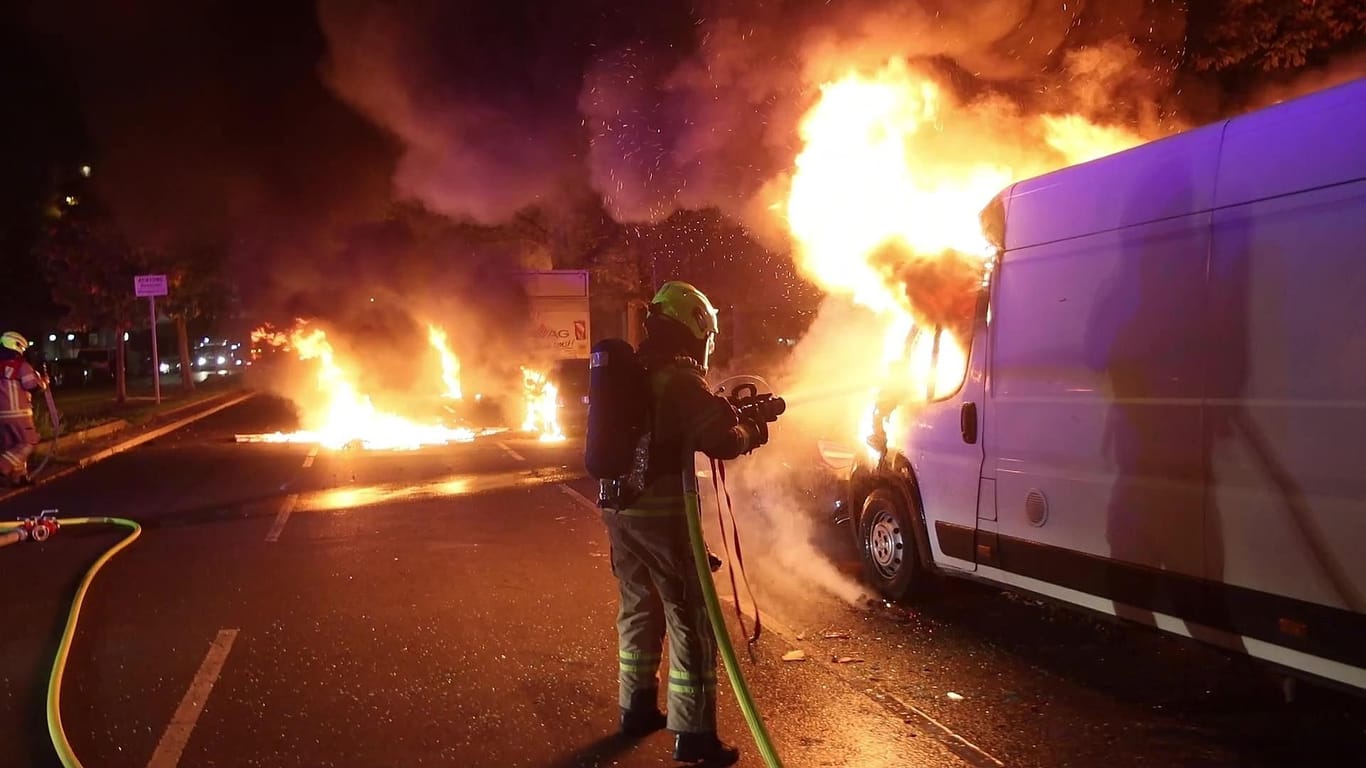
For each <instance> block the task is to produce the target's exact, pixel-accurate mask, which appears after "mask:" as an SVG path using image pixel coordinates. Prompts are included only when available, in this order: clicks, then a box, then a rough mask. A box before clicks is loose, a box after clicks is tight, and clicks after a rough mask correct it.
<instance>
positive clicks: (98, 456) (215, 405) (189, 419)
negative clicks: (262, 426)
mask: <svg viewBox="0 0 1366 768" xmlns="http://www.w3.org/2000/svg"><path fill="white" fill-rule="evenodd" d="M255 396H256V393H255V392H243V393H240V394H237V395H225V396H224V397H220V398H214V399H210V400H204V401H200V402H198V403H192V404H188V405H186V406H184V407H182V408H176V409H174V410H171V411H168V412H167V413H168V414H176V413H183V412H185V411H187V410H190V409H191V408H202V410H197V411H196V412H195V413H192V414H190V415H189V416H186V417H184V418H181V419H177V420H176V421H173V422H171V423H170V424H164V425H162V426H160V427H157V428H155V429H152V430H149V431H147V432H143V433H142V434H140V435H136V436H134V437H130V438H128V439H127V440H124V441H123V442H121V443H116V444H114V445H111V446H109V447H108V448H105V449H104V450H102V451H98V452H96V453H93V454H91V455H89V456H86V457H84V458H82V459H81V460H80V461H78V462H77V463H76V464H74V465H72V466H70V467H66V468H65V469H62V470H60V471H58V472H53V473H51V474H47V475H43V476H42V477H40V478H38V480H37V481H35V482H34V483H33V484H32V485H26V486H23V487H21V488H11V489H9V490H7V491H5V492H3V493H0V501H5V500H7V499H10V498H13V497H15V496H18V495H20V494H22V493H24V492H26V491H30V490H32V489H34V488H38V487H41V486H44V485H47V484H48V483H51V482H53V481H55V480H58V479H60V478H63V477H66V476H67V475H70V474H72V473H74V472H79V471H80V470H82V469H85V468H86V467H89V466H91V465H92V464H95V463H98V462H101V461H104V460H105V459H107V458H109V457H111V456H114V455H116V454H119V453H123V452H124V451H127V450H129V449H130V448H136V447H137V446H139V445H142V444H143V443H146V442H149V441H152V440H155V439H157V438H158V437H161V436H163V435H167V434H169V433H171V432H174V431H176V430H177V429H180V428H181V427H184V426H187V425H189V424H193V423H194V422H196V421H199V420H200V419H203V418H206V417H208V416H212V415H213V414H215V413H218V412H219V411H222V410H226V409H228V408H231V407H232V406H234V405H237V404H239V403H242V402H245V401H246V400H249V399H250V398H252V397H255ZM224 398H226V399H224ZM125 424H126V422H125Z"/></svg>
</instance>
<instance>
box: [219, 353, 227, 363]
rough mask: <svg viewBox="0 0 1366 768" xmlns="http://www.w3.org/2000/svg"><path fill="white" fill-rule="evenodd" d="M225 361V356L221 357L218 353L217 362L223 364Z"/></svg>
mask: <svg viewBox="0 0 1366 768" xmlns="http://www.w3.org/2000/svg"><path fill="white" fill-rule="evenodd" d="M226 361H227V358H226V357H223V356H222V355H219V356H218V364H219V365H222V364H223V363H224V362H226Z"/></svg>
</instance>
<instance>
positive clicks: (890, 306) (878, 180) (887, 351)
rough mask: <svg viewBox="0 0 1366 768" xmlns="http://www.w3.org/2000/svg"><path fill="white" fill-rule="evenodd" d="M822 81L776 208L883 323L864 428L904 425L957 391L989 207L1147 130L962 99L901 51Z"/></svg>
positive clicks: (833, 287) (802, 254)
mask: <svg viewBox="0 0 1366 768" xmlns="http://www.w3.org/2000/svg"><path fill="white" fill-rule="evenodd" d="M820 94H821V95H820V98H819V99H818V100H817V102H816V103H815V104H814V105H813V106H812V107H811V109H810V110H809V111H808V112H807V113H806V115H805V116H804V117H803V119H802V122H801V125H800V134H801V138H802V141H803V147H802V150H801V152H800V153H799V154H798V155H797V157H796V159H795V161H794V169H793V173H792V176H791V182H790V187H789V189H788V194H787V198H786V200H785V202H784V203H782V204H780V205H778V206H775V208H776V209H778V210H780V211H781V212H782V214H783V216H784V218H785V219H786V223H787V227H788V229H789V231H790V232H791V234H792V236H793V238H794V240H795V243H796V248H795V254H796V260H797V263H798V265H799V267H800V268H801V270H802V271H803V272H804V273H805V274H806V275H807V276H808V277H809V278H811V279H812V280H813V281H815V282H816V283H817V284H818V285H819V286H820V287H822V288H823V289H825V290H826V291H827V292H829V293H831V294H836V295H840V296H844V297H846V298H848V299H849V300H851V301H852V302H854V303H855V304H858V305H860V306H863V307H866V308H867V309H869V310H871V311H872V312H873V313H874V314H875V315H876V316H877V318H878V320H879V323H880V324H881V327H882V329H883V330H882V333H881V337H880V338H871V339H867V341H866V342H865V343H866V344H867V345H868V349H867V354H868V355H870V356H874V355H875V356H877V357H878V359H880V360H881V361H882V376H881V380H880V381H878V382H877V383H876V386H874V387H872V390H873V391H872V392H870V396H869V399H870V401H873V402H872V403H871V404H870V406H869V407H868V408H867V409H866V410H865V416H864V419H863V424H862V425H861V429H860V430H859V431H860V435H859V437H860V438H861V440H863V441H865V442H866V441H868V438H869V437H873V436H876V435H877V434H878V433H881V434H882V437H883V438H884V439H885V437H887V436H888V435H890V436H891V437H893V438H900V437H901V436H902V435H904V426H903V423H902V422H903V419H902V418H900V417H899V416H896V415H894V414H895V413H896V408H897V406H899V405H904V404H907V403H916V402H925V401H927V400H931V399H935V398H938V397H946V396H949V395H951V394H952V393H953V392H955V391H957V390H958V388H959V386H960V384H961V383H962V380H963V376H964V375H965V373H966V370H965V369H966V363H967V358H966V352H965V350H966V347H967V345H966V343H965V341H966V340H967V339H968V334H969V333H970V329H971V327H972V320H973V312H974V309H975V308H976V306H977V299H978V295H979V293H980V291H981V290H982V287H983V286H984V285H985V282H986V278H987V276H988V274H989V271H990V268H991V265H992V259H993V256H994V253H993V250H992V248H991V246H990V244H989V243H988V242H987V240H986V238H985V236H984V235H983V233H982V229H981V225H980V221H979V215H980V212H981V210H982V209H983V208H984V207H986V206H987V204H988V203H989V202H990V201H991V199H992V197H993V196H994V195H996V194H997V193H998V192H1000V191H1001V190H1002V189H1004V188H1005V187H1006V186H1007V185H1008V184H1009V183H1010V182H1011V181H1013V180H1015V179H1020V178H1025V177H1028V176H1033V175H1037V174H1040V173H1044V172H1047V171H1050V170H1054V169H1056V168H1059V167H1062V166H1064V165H1068V164H1071V163H1076V162H1082V161H1085V160H1091V159H1095V158H1097V157H1100V156H1103V155H1106V154H1111V153H1113V152H1116V151H1120V150H1122V149H1126V148H1128V147H1130V146H1134V145H1135V144H1138V143H1140V141H1141V139H1140V138H1139V137H1138V136H1137V135H1135V134H1132V133H1131V132H1129V131H1127V130H1125V129H1122V128H1115V127H1110V126H1102V125H1097V124H1095V123H1093V122H1091V121H1088V120H1086V119H1084V118H1083V117H1081V116H1078V115H1074V114H1053V115H1039V116H1027V115H1023V114H1021V113H1020V112H1019V110H1018V109H1016V108H1014V107H1012V106H1011V105H1010V104H1008V103H1006V102H1004V101H1001V100H996V101H992V100H983V101H980V102H975V103H971V104H968V103H962V102H960V101H958V100H957V99H955V98H954V97H953V95H952V94H951V93H948V92H946V91H945V90H944V89H943V88H942V87H941V86H940V85H939V84H938V83H937V82H935V81H934V80H933V79H931V78H929V77H927V76H924V75H922V74H920V73H918V72H916V71H914V70H913V69H912V68H911V67H910V66H908V65H907V64H906V63H905V62H900V61H893V62H890V63H889V64H887V65H886V66H885V67H883V68H882V69H881V70H879V71H877V72H874V73H871V74H869V73H863V72H857V71H851V72H849V73H848V74H846V75H845V76H843V77H841V78H840V79H838V80H836V81H833V82H827V83H825V84H823V85H822V86H821V88H820ZM849 341H850V342H855V340H854V339H850V340H849ZM855 343H856V342H855ZM851 426H853V425H851ZM873 453H874V454H875V455H874V458H875V459H876V458H877V457H878V455H880V453H881V452H880V451H877V450H876V449H875V450H874V451H873Z"/></svg>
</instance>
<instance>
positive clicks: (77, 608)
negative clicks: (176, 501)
mask: <svg viewBox="0 0 1366 768" xmlns="http://www.w3.org/2000/svg"><path fill="white" fill-rule="evenodd" d="M20 525H21V523H0V534H3V533H7V532H9V531H12V530H15V529H17V528H19V527H20ZM61 525H62V526H68V525H117V526H121V527H124V528H127V529H129V532H128V535H126V536H124V537H123V538H122V539H120V540H119V541H118V543H117V544H115V545H114V546H112V547H110V548H109V549H107V550H105V552H104V554H103V555H100V558H99V559H98V560H96V561H95V564H94V565H92V566H90V570H88V571H86V572H85V578H83V579H81V584H80V586H79V587H77V588H76V596H75V597H74V598H73V599H72V600H71V610H70V611H69V612H68V613H67V617H66V628H65V629H63V630H62V639H61V642H59V643H58V644H57V655H56V656H55V657H54V658H53V660H52V674H51V676H50V677H48V681H47V732H48V735H49V736H51V737H52V747H53V749H55V750H56V751H57V757H58V758H60V759H61V761H62V765H63V766H65V767H66V768H83V766H82V765H81V761H80V760H79V759H78V758H77V757H76V753H75V752H74V751H73V750H72V749H71V742H69V741H67V738H66V730H65V729H64V728H62V705H61V699H62V675H63V674H64V673H65V672H66V659H67V656H68V654H69V653H70V652H71V639H72V638H73V637H74V636H75V634H76V621H77V620H78V619H80V616H81V604H82V603H83V602H85V593H86V591H87V590H89V589H90V583H91V582H92V581H94V580H95V574H96V573H98V572H99V570H100V569H101V568H103V567H104V564H105V563H107V562H109V560H110V559H111V558H112V557H114V555H117V554H118V553H119V552H120V551H121V550H122V549H123V548H124V547H127V546H128V545H129V544H132V543H133V541H134V540H135V539H137V537H138V536H140V535H142V526H140V525H138V524H137V523H135V522H133V521H132V520H125V519H124V518H121V517H71V518H66V519H63V520H61Z"/></svg>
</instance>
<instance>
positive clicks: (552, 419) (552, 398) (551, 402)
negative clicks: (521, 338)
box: [522, 367, 565, 443]
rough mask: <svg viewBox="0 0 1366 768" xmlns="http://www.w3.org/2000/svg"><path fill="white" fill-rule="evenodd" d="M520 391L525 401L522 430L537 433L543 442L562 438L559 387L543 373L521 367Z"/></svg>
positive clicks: (556, 440)
mask: <svg viewBox="0 0 1366 768" xmlns="http://www.w3.org/2000/svg"><path fill="white" fill-rule="evenodd" d="M522 392H523V397H524V399H525V401H526V418H524V419H523V420H522V431H523V432H535V433H537V434H538V435H539V436H540V440H541V442H544V443H549V442H558V441H560V440H564V439H565V437H564V429H563V428H562V427H561V426H560V402H559V398H560V392H559V388H558V387H556V386H555V384H554V383H552V382H551V381H550V379H549V378H548V377H547V376H546V375H545V374H544V373H541V372H539V371H533V370H531V369H530V368H526V367H523V368H522Z"/></svg>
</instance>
